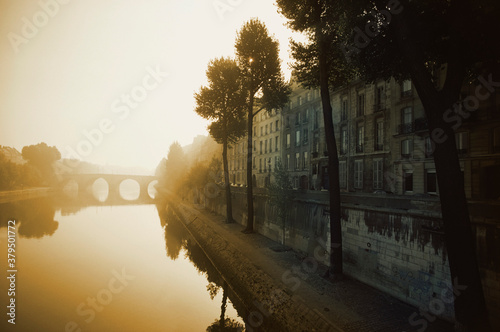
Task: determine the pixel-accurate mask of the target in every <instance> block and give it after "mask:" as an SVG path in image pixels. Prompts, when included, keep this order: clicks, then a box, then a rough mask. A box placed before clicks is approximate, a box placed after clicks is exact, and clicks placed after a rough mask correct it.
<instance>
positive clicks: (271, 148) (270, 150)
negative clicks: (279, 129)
mask: <svg viewBox="0 0 500 332" xmlns="http://www.w3.org/2000/svg"><path fill="white" fill-rule="evenodd" d="M271 152H273V139H272V138H270V139H269V153H271Z"/></svg>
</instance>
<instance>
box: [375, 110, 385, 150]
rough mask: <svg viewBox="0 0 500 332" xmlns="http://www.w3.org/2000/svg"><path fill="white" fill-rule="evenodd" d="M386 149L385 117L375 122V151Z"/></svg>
mask: <svg viewBox="0 0 500 332" xmlns="http://www.w3.org/2000/svg"><path fill="white" fill-rule="evenodd" d="M382 150H384V119H383V118H379V119H377V121H376V122H375V151H382Z"/></svg>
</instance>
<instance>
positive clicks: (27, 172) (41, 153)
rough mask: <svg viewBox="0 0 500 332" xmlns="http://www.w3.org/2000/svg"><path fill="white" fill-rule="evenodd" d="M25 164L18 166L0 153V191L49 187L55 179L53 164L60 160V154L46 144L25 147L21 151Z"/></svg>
mask: <svg viewBox="0 0 500 332" xmlns="http://www.w3.org/2000/svg"><path fill="white" fill-rule="evenodd" d="M22 156H23V159H24V160H26V163H25V164H18V163H15V162H12V161H11V160H9V159H8V158H7V157H6V156H5V155H4V154H3V153H0V190H15V189H22V188H25V187H37V186H51V185H53V184H55V182H56V178H55V173H54V169H53V163H54V162H55V161H57V160H59V159H61V153H60V152H59V150H57V148H56V147H54V146H48V145H47V144H46V143H43V142H42V143H39V144H36V145H29V146H25V147H24V148H23V149H22Z"/></svg>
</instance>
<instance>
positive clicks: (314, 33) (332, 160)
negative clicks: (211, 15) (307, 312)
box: [277, 0, 352, 278]
mask: <svg viewBox="0 0 500 332" xmlns="http://www.w3.org/2000/svg"><path fill="white" fill-rule="evenodd" d="M277 3H278V6H279V8H280V13H281V14H282V15H283V16H285V17H286V18H287V19H288V26H289V27H290V28H291V29H293V30H295V31H300V32H302V33H304V34H305V36H306V37H307V38H308V43H306V44H301V43H296V42H292V55H293V57H294V58H295V60H296V63H295V64H294V69H295V74H296V75H297V78H298V80H299V82H300V83H301V84H302V85H303V86H304V87H306V88H312V87H318V86H319V88H320V92H321V104H322V108H323V121H324V125H325V140H326V146H327V151H328V180H329V182H330V183H329V192H330V240H331V241H330V243H331V247H330V268H329V270H328V275H331V276H332V277H334V278H336V277H339V276H340V275H342V273H343V264H342V227H341V226H342V225H341V211H340V208H341V204H340V185H339V184H340V183H339V158H338V151H337V142H336V139H335V131H334V127H333V117H332V106H331V102H330V88H331V87H332V86H334V87H338V86H340V85H341V84H343V82H345V81H346V80H347V79H348V78H349V77H350V75H351V74H352V70H351V68H350V67H349V66H348V65H347V64H345V65H344V66H339V63H343V62H344V61H343V60H342V58H340V57H338V56H336V55H338V53H339V51H338V48H335V47H334V46H335V44H336V43H337V41H338V35H337V30H336V29H335V26H334V25H332V24H331V23H330V17H331V16H333V15H336V12H335V7H334V4H333V2H331V1H330V2H329V1H321V0H307V1H299V0H278V1H277Z"/></svg>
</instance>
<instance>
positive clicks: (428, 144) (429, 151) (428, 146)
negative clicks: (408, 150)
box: [425, 136, 434, 158]
mask: <svg viewBox="0 0 500 332" xmlns="http://www.w3.org/2000/svg"><path fill="white" fill-rule="evenodd" d="M433 154H434V142H433V141H432V140H431V137H430V136H427V137H426V138H425V157H426V158H430V157H432V155H433Z"/></svg>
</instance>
